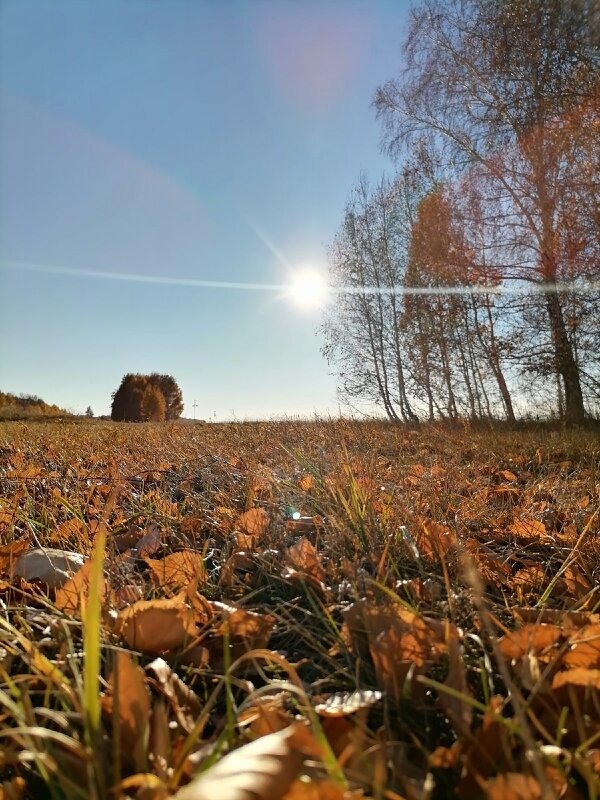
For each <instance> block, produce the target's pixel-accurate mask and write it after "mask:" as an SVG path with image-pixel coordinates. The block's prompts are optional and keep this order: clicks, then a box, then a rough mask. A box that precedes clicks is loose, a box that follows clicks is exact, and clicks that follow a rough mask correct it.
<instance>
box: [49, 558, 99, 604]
mask: <svg viewBox="0 0 600 800" xmlns="http://www.w3.org/2000/svg"><path fill="white" fill-rule="evenodd" d="M91 569H92V561H91V559H88V560H87V561H86V562H85V564H84V565H83V567H81V569H80V570H79V572H76V573H75V575H73V577H72V578H70V579H69V580H68V581H67V582H66V583H65V584H64V585H63V586H61V587H60V588H59V589H57V590H56V599H55V601H54V602H55V605H56V607H57V608H58V609H60V610H61V611H64V613H65V614H72V615H73V616H75V617H80V616H81V609H82V607H84V606H85V605H86V604H87V601H88V597H89V593H90V572H91ZM107 599H108V590H107V587H106V581H105V580H104V577H101V579H100V600H101V602H102V604H103V605H104V604H105V603H106V602H107Z"/></svg>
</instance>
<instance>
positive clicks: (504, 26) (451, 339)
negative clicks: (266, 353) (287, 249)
mask: <svg viewBox="0 0 600 800" xmlns="http://www.w3.org/2000/svg"><path fill="white" fill-rule="evenodd" d="M595 9H597V7H596V6H595V4H594V3H593V2H592V0H443V2H442V0H440V2H437V1H436V0H431V1H429V2H421V3H420V4H419V6H418V7H417V8H416V9H415V10H414V11H413V14H412V17H411V23H410V26H409V30H408V34H407V38H406V41H405V44H404V57H405V61H406V68H405V71H404V72H403V74H402V75H401V76H400V77H398V78H397V79H394V80H391V81H389V82H388V83H387V84H385V85H384V86H382V87H380V88H379V89H378V90H377V92H376V95H375V107H376V110H377V114H378V117H379V119H380V120H381V122H382V125H383V134H384V143H385V146H386V148H387V151H388V152H389V154H390V155H391V156H392V158H393V159H394V162H395V167H396V172H395V174H394V176H393V178H390V179H384V180H382V181H381V182H379V183H378V184H377V185H375V186H370V185H369V183H368V181H367V179H366V178H365V177H361V179H360V180H359V181H358V183H357V185H356V187H355V188H354V190H353V192H352V195H351V197H350V199H349V201H348V204H347V207H346V211H345V214H344V219H343V224H342V226H341V228H340V231H339V233H338V235H337V236H336V238H335V241H334V242H333V244H332V247H331V254H330V272H331V282H332V284H333V285H334V287H336V288H337V293H336V296H337V303H336V305H335V307H334V308H332V310H331V311H330V313H329V316H328V318H327V320H326V322H325V324H324V328H323V331H324V334H325V347H324V352H325V354H326V356H327V357H328V358H329V359H330V361H331V362H332V363H333V364H335V365H336V366H337V368H338V371H339V374H340V391H341V394H342V395H343V397H344V399H345V400H348V401H350V402H353V401H354V400H358V401H367V402H369V403H376V404H378V405H380V406H381V407H382V408H383V409H385V412H386V414H387V416H388V417H389V418H390V419H393V420H404V421H408V422H410V421H414V420H416V419H417V418H423V417H425V418H429V419H433V418H440V417H445V418H457V417H459V416H469V417H471V418H480V417H492V416H504V417H505V418H507V419H509V420H512V419H514V418H515V415H516V414H517V411H518V409H519V408H521V409H524V408H528V409H529V410H531V411H533V413H546V414H547V413H554V414H557V415H558V416H560V417H561V418H563V419H565V420H567V421H569V422H574V423H579V422H582V421H583V420H584V418H585V417H586V415H587V414H588V413H590V412H597V411H598V408H599V400H600V292H599V289H600V283H599V279H600V59H599V58H598V53H599V52H600V50H599V38H598V36H599V25H600V14H599V13H598V12H597V10H596V11H595ZM594 15H595V16H594Z"/></svg>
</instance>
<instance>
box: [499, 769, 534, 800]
mask: <svg viewBox="0 0 600 800" xmlns="http://www.w3.org/2000/svg"><path fill="white" fill-rule="evenodd" d="M486 790H487V800H542V787H541V786H540V784H539V783H538V781H537V780H536V779H535V778H533V777H532V776H531V775H523V774H522V773H520V772H504V773H502V774H501V775H497V776H496V777H495V778H492V779H491V780H489V781H488V782H487V786H486Z"/></svg>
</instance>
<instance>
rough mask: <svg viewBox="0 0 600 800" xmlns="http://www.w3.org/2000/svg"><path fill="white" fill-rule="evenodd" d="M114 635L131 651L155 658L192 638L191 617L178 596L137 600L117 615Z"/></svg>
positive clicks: (192, 626) (194, 626) (193, 634)
mask: <svg viewBox="0 0 600 800" xmlns="http://www.w3.org/2000/svg"><path fill="white" fill-rule="evenodd" d="M115 632H116V633H117V634H118V635H120V636H121V637H122V638H123V640H124V641H125V642H126V644H127V646H128V647H130V648H131V649H132V650H141V651H142V652H143V653H153V654H156V655H158V654H160V653H164V652H167V651H169V650H176V649H178V648H180V647H183V646H184V645H185V644H187V643H188V642H189V641H190V639H192V638H193V637H194V636H195V635H196V625H195V613H194V610H193V609H192V608H190V607H189V606H187V605H186V603H185V601H184V599H183V597H182V595H176V596H175V597H173V598H170V599H167V600H138V601H137V602H136V603H134V604H133V605H132V606H130V607H129V608H126V609H125V610H123V611H121V612H120V613H119V615H118V617H117V620H116V624H115Z"/></svg>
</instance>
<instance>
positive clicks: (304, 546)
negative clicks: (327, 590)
mask: <svg viewBox="0 0 600 800" xmlns="http://www.w3.org/2000/svg"><path fill="white" fill-rule="evenodd" d="M285 558H286V560H287V561H289V563H290V564H291V566H292V567H294V569H296V570H298V572H301V573H303V574H305V575H309V576H310V577H311V578H315V580H317V581H318V582H319V583H323V582H324V581H325V569H324V568H323V565H322V564H321V560H320V558H319V554H318V553H317V550H316V548H315V546H314V544H312V542H310V541H309V540H308V539H307V538H306V537H305V536H303V537H302V539H300V541H298V542H296V544H295V545H293V546H292V547H288V548H287V549H286V551H285Z"/></svg>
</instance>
